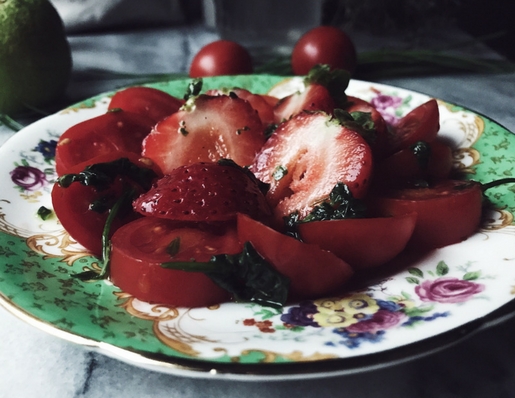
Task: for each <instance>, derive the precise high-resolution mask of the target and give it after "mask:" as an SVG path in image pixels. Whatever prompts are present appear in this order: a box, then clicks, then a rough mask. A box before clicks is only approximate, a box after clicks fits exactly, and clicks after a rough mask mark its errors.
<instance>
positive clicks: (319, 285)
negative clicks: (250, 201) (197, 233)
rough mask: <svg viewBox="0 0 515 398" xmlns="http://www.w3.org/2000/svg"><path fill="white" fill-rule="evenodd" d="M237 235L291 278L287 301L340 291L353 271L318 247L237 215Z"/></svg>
mask: <svg viewBox="0 0 515 398" xmlns="http://www.w3.org/2000/svg"><path fill="white" fill-rule="evenodd" d="M238 235H239V237H240V240H241V241H242V242H250V243H251V244H252V245H253V246H254V248H255V249H256V251H257V252H258V253H259V254H260V255H261V256H262V257H263V258H264V259H265V260H267V261H268V262H270V263H271V264H273V265H274V266H275V267H276V268H277V270H278V271H279V272H280V273H282V274H283V275H285V276H287V277H288V278H290V283H291V284H290V298H291V299H302V298H316V297H321V296H323V295H325V294H330V293H332V292H333V291H334V290H336V289H338V288H341V287H342V286H343V285H344V284H345V283H346V282H347V281H348V280H349V278H350V277H351V276H352V274H353V270H352V268H351V267H350V266H349V264H347V263H346V262H345V261H343V260H342V259H340V258H338V257H336V256H335V255H334V254H332V253H330V252H328V251H325V250H322V249H321V248H320V247H319V246H317V245H313V244H308V243H304V242H300V241H298V240H297V239H294V238H292V237H289V236H286V235H283V234H281V233H280V232H277V231H275V230H274V229H272V228H270V227H268V226H266V225H264V224H262V223H260V222H259V221H256V220H253V219H252V218H250V217H248V216H246V215H243V214H239V215H238Z"/></svg>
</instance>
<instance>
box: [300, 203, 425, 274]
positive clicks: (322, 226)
mask: <svg viewBox="0 0 515 398" xmlns="http://www.w3.org/2000/svg"><path fill="white" fill-rule="evenodd" d="M416 219H417V215H416V213H411V214H406V215H399V216H394V217H381V218H349V219H342V220H327V221H314V222H308V223H301V224H299V225H298V230H299V233H300V235H301V237H302V240H303V241H304V242H307V243H312V244H316V245H318V246H320V247H321V248H322V249H325V250H328V251H330V252H331V253H334V254H335V255H337V256H338V257H340V258H341V259H342V260H344V261H346V262H347V263H349V265H350V266H351V267H352V268H353V269H354V270H358V269H363V268H371V267H377V266H380V265H383V264H385V263H387V262H388V261H390V260H392V259H393V258H395V257H396V256H397V255H398V254H399V253H400V252H402V250H404V248H405V247H406V244H407V243H408V241H409V239H410V238H411V235H412V234H413V230H414V228H415V222H416Z"/></svg>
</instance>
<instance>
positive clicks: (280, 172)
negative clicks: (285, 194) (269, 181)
mask: <svg viewBox="0 0 515 398" xmlns="http://www.w3.org/2000/svg"><path fill="white" fill-rule="evenodd" d="M286 174H288V169H287V168H286V167H284V166H281V165H279V166H277V167H276V168H275V170H274V172H273V173H272V177H273V178H274V180H276V181H279V180H282V179H283V178H284V177H285V176H286Z"/></svg>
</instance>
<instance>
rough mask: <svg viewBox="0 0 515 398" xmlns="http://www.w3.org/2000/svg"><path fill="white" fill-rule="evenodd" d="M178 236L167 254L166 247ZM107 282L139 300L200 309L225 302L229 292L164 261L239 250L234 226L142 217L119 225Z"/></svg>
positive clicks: (197, 257)
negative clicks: (220, 229) (220, 227)
mask: <svg viewBox="0 0 515 398" xmlns="http://www.w3.org/2000/svg"><path fill="white" fill-rule="evenodd" d="M177 237H178V238H179V239H180V249H179V252H178V253H177V254H176V255H175V256H174V257H173V259H172V258H171V256H170V255H169V254H167V252H166V248H167V246H168V245H169V244H170V242H172V241H173V240H174V239H175V238H177ZM111 244H112V249H111V268H110V271H111V281H112V282H113V283H114V284H115V285H116V286H117V287H119V288H120V289H121V290H123V291H124V292H127V293H129V294H131V295H133V296H134V297H136V298H137V299H139V300H142V301H146V302H150V303H160V304H165V305H170V306H177V307H202V306H209V305H214V304H219V303H222V302H225V301H228V300H230V295H229V293H227V291H225V290H224V289H222V288H220V287H219V286H217V285H216V284H215V283H214V282H213V281H212V280H211V279H210V278H209V277H208V276H206V275H205V274H203V273H200V272H187V271H179V270H172V269H165V268H163V267H161V264H162V263H164V262H168V261H173V260H176V261H190V260H191V258H195V260H196V261H198V262H203V261H209V259H210V258H211V257H212V256H213V255H216V254H223V253H226V254H235V253H239V252H240V251H241V250H242V245H241V244H240V243H239V240H238V236H237V233H236V228H235V227H234V226H228V227H227V228H226V229H223V232H220V233H214V232H212V231H210V230H209V229H202V228H201V227H197V226H195V225H193V224H189V225H187V224H179V223H176V222H174V221H170V220H163V219H158V218H154V217H143V218H140V219H138V220H136V221H134V222H132V223H129V224H127V225H125V226H123V227H122V228H120V229H119V230H118V231H117V232H116V233H115V234H114V235H113V237H112V239H111Z"/></svg>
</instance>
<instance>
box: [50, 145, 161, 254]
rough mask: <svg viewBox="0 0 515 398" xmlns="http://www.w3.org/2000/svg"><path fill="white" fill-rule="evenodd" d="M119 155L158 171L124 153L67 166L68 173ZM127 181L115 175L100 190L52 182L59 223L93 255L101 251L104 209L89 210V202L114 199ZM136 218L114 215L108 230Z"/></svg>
mask: <svg viewBox="0 0 515 398" xmlns="http://www.w3.org/2000/svg"><path fill="white" fill-rule="evenodd" d="M122 157H126V158H128V159H129V160H130V161H131V162H132V163H134V164H136V165H138V166H140V167H150V168H152V169H153V170H154V171H156V173H158V170H157V169H155V168H153V166H152V164H151V163H149V162H148V160H147V159H142V158H141V157H140V156H138V155H136V154H133V153H128V152H117V153H114V152H113V153H107V154H103V155H100V156H97V157H95V158H93V159H91V160H89V161H85V162H83V163H79V164H77V165H75V166H73V167H71V168H70V169H69V170H68V172H69V173H80V172H81V171H83V170H84V168H85V167H86V166H88V165H91V164H95V163H105V162H110V161H113V160H116V159H119V158H122ZM127 182H128V181H127V179H124V178H118V179H117V180H115V183H114V184H113V186H112V187H110V188H108V189H107V190H104V191H97V189H95V188H93V187H91V186H84V185H82V184H80V183H78V182H75V183H72V184H71V185H70V186H69V187H68V188H63V187H61V186H60V185H59V184H57V183H56V184H54V186H53V188H52V193H51V197H52V206H53V208H54V212H55V214H56V216H57V218H58V219H59V222H60V223H61V225H62V226H63V228H64V229H65V230H66V231H67V232H68V233H69V234H70V236H71V237H72V238H73V239H74V240H76V241H77V242H78V243H79V244H81V245H82V246H84V247H85V248H86V249H87V250H89V251H90V252H92V253H93V254H95V255H100V254H101V253H102V232H103V229H104V225H105V223H106V220H107V216H108V212H107V211H106V212H103V213H99V212H96V211H93V210H90V204H91V203H93V202H95V201H96V200H98V199H99V198H101V197H106V196H109V197H111V198H113V199H116V198H118V197H119V196H120V195H121V194H122V192H123V189H124V186H125V184H126V183H127ZM133 186H134V184H133ZM135 188H136V189H139V190H140V191H141V187H137V186H135ZM137 217H138V216H137V214H136V213H134V212H130V213H128V214H126V215H124V216H123V217H116V218H115V219H114V221H113V224H112V226H111V233H114V231H116V229H118V228H119V227H120V226H122V225H123V224H125V223H127V222H129V221H132V220H134V219H135V218H137Z"/></svg>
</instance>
